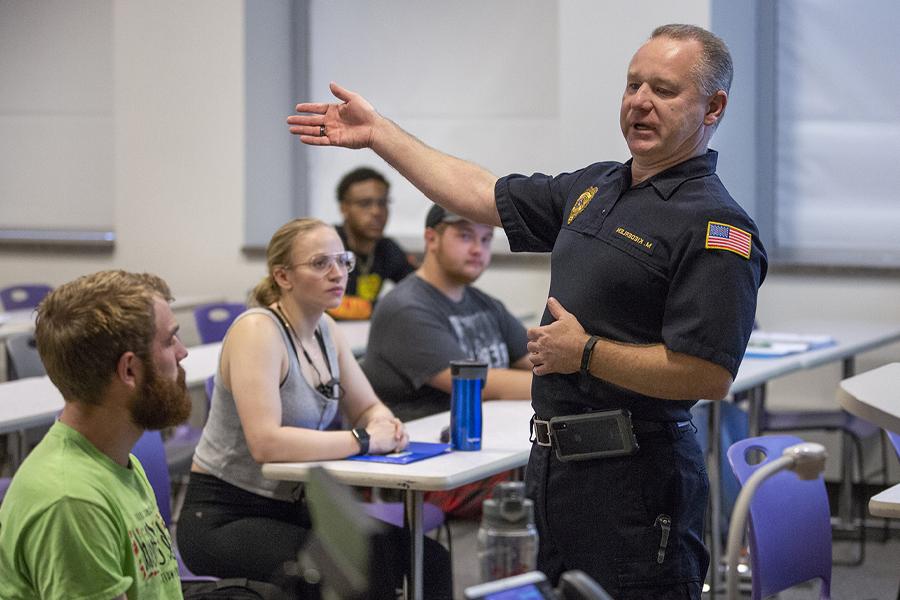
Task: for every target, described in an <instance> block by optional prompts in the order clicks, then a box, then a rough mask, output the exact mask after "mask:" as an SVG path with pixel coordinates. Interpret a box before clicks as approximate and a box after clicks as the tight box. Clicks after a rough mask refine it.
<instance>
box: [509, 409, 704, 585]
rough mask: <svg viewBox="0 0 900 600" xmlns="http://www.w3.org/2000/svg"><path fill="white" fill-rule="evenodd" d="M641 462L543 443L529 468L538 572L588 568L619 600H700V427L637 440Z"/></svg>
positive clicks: (671, 428) (669, 428)
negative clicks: (565, 456) (561, 450)
mask: <svg viewBox="0 0 900 600" xmlns="http://www.w3.org/2000/svg"><path fill="white" fill-rule="evenodd" d="M637 439H638V443H639V445H640V448H639V450H638V451H637V452H636V453H635V454H634V455H632V456H626V457H617V458H608V459H592V460H585V461H577V462H562V461H560V460H559V459H558V458H557V457H556V453H555V450H554V449H553V448H547V447H542V446H538V445H537V444H535V445H534V446H533V448H532V451H531V458H530V460H529V461H528V469H527V471H526V485H527V491H528V497H529V498H531V499H532V500H533V501H534V505H535V512H536V520H537V527H538V533H539V535H540V539H539V551H538V569H539V570H541V571H543V572H544V573H545V574H546V575H547V577H548V578H549V579H550V580H551V581H552V582H553V584H554V585H556V583H557V581H558V579H559V576H560V575H561V574H562V573H564V572H565V571H568V570H571V569H580V570H582V571H584V572H585V573H587V574H588V575H590V576H591V577H593V578H594V579H595V580H597V582H598V583H600V585H602V586H603V587H604V588H605V589H606V591H607V592H608V593H609V594H610V595H612V597H613V598H616V600H631V599H635V600H636V599H641V600H645V599H647V598H654V599H657V600H659V599H663V600H667V599H670V598H671V599H676V598H677V599H679V600H681V599H688V598H691V599H699V598H700V591H701V586H702V584H703V579H704V577H705V576H706V571H707V568H708V567H709V553H708V552H707V550H706V547H705V546H704V544H703V525H704V516H705V514H706V505H707V497H708V491H709V479H708V477H707V474H706V464H705V462H704V459H703V453H702V452H701V450H700V447H699V446H698V445H697V442H696V440H695V439H694V432H693V426H692V425H690V424H687V425H682V426H681V427H678V426H677V425H676V424H675V423H666V424H664V427H663V428H662V431H658V432H654V433H648V434H643V435H641V434H638V435H637Z"/></svg>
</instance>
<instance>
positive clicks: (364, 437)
mask: <svg viewBox="0 0 900 600" xmlns="http://www.w3.org/2000/svg"><path fill="white" fill-rule="evenodd" d="M352 433H353V437H355V438H356V441H357V443H358V444H359V453H360V454H368V453H369V432H368V431H366V430H365V428H363V427H357V428H356V429H353V430H352Z"/></svg>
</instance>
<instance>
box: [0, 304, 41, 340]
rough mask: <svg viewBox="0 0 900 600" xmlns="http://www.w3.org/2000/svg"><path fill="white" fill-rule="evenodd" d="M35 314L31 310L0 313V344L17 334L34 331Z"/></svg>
mask: <svg viewBox="0 0 900 600" xmlns="http://www.w3.org/2000/svg"><path fill="white" fill-rule="evenodd" d="M35 314H36V313H35V312H34V309H33V308H22V309H19V310H7V311H2V312H0V343H2V342H3V341H5V340H6V338H8V337H10V336H13V335H16V334H17V333H27V332H29V331H32V330H34V317H35Z"/></svg>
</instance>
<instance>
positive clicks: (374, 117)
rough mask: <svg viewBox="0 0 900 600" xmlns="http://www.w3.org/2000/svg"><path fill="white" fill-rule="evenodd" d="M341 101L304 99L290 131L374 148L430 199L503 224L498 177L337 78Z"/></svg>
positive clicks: (325, 142) (312, 139)
mask: <svg viewBox="0 0 900 600" xmlns="http://www.w3.org/2000/svg"><path fill="white" fill-rule="evenodd" d="M330 87H331V93H332V94H334V96H335V97H336V98H337V99H338V100H340V101H341V102H339V103H335V104H327V103H323V102H303V103H300V104H298V105H297V109H296V110H297V112H298V113H303V114H299V115H293V116H290V117H288V119H287V122H288V125H290V128H289V130H290V132H291V133H293V134H295V135H299V136H300V141H301V142H303V143H304V144H309V145H311V146H340V147H342V148H354V149H356V148H371V149H372V150H374V151H375V153H376V154H378V156H380V157H381V158H383V159H384V160H385V161H387V162H388V164H390V165H391V166H392V167H394V168H395V169H397V171H398V172H399V173H400V174H401V175H403V176H404V177H405V178H407V179H408V180H409V181H410V182H411V183H412V184H413V185H414V186H416V187H417V188H419V190H420V191H421V192H422V193H423V194H425V195H426V196H427V197H428V198H430V199H431V200H433V201H434V202H436V203H437V204H440V205H441V206H443V207H445V208H447V209H449V210H451V211H453V212H455V213H458V214H460V215H462V216H464V217H466V218H467V219H470V220H472V221H474V222H477V223H485V224H487V225H495V226H500V215H499V214H498V213H497V206H496V204H495V202H494V184H495V183H496V182H497V177H496V176H495V175H493V174H492V173H490V172H489V171H488V170H486V169H484V168H482V167H479V166H478V165H476V164H474V163H471V162H468V161H465V160H461V159H459V158H456V157H453V156H450V155H449V154H444V153H443V152H440V151H438V150H435V149H434V148H432V147H430V146H427V145H426V144H424V143H422V142H421V141H420V140H419V139H417V138H416V137H414V136H413V135H411V134H409V133H407V132H406V131H404V130H403V129H401V128H400V126H399V125H397V124H396V123H394V122H393V121H391V120H390V119H387V118H385V117H383V116H381V115H380V114H378V112H377V111H376V110H375V109H374V108H373V107H372V105H371V104H369V102H368V101H367V100H366V99H365V98H363V97H362V96H360V95H359V94H356V93H354V92H351V91H349V90H346V89H344V88H342V87H341V86H339V85H338V84H336V83H332V84H331V86H330Z"/></svg>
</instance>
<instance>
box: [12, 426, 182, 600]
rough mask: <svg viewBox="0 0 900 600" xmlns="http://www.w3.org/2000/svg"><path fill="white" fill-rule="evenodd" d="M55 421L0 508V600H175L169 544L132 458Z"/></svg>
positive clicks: (177, 592)
mask: <svg viewBox="0 0 900 600" xmlns="http://www.w3.org/2000/svg"><path fill="white" fill-rule="evenodd" d="M130 460H131V468H125V467H123V466H121V465H118V464H116V463H115V462H113V461H112V460H111V459H110V458H109V457H108V456H106V455H105V454H103V453H102V452H100V451H99V450H98V449H97V448H96V447H95V446H94V445H93V444H91V443H90V442H89V441H88V440H87V439H86V438H85V437H84V436H82V435H81V434H80V433H78V432H77V431H75V430H74V429H72V428H71V427H69V426H67V425H64V424H63V423H60V422H56V423H55V424H54V425H53V427H52V428H51V429H50V431H49V432H48V433H47V435H46V436H45V437H44V439H43V440H42V441H41V443H40V444H38V445H37V447H36V448H35V449H34V451H32V453H31V454H30V455H29V456H28V458H27V459H25V461H24V462H23V463H22V465H21V467H19V470H18V471H17V472H16V474H15V477H14V478H13V481H12V485H10V487H9V491H8V492H7V495H6V498H5V499H4V500H3V504H2V505H0V598H3V599H4V600H13V599H20V598H47V599H50V598H66V599H71V600H74V599H76V598H84V599H91V600H110V599H111V598H115V597H116V596H118V595H120V594H122V593H123V592H127V595H128V598H129V599H130V600H134V599H136V598H141V599H145V598H154V599H155V598H163V599H168V598H176V599H180V598H181V597H182V595H181V582H180V580H179V576H178V564H177V562H176V559H175V553H174V552H173V550H172V539H171V537H170V536H169V532H168V530H167V529H166V526H165V523H163V520H162V517H161V516H160V514H159V509H158V508H157V506H156V497H155V496H154V495H153V489H152V488H151V487H150V483H149V482H148V481H147V476H146V475H145V474H144V469H143V468H142V467H141V464H140V462H138V460H137V459H136V458H135V457H134V456H131V457H130Z"/></svg>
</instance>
